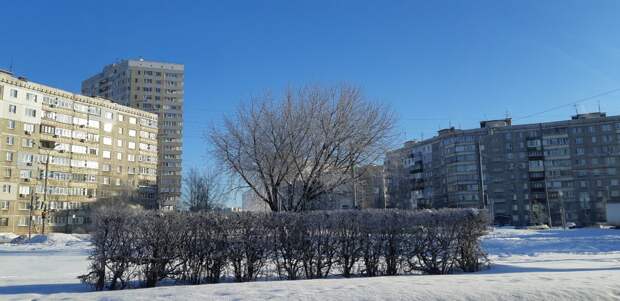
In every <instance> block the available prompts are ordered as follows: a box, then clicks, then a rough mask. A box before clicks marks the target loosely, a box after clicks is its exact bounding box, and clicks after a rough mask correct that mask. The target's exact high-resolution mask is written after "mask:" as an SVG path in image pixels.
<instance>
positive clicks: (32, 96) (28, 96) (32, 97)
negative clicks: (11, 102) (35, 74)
mask: <svg viewBox="0 0 620 301" xmlns="http://www.w3.org/2000/svg"><path fill="white" fill-rule="evenodd" d="M26 100H29V101H33V102H37V96H36V95H35V94H32V93H26Z"/></svg>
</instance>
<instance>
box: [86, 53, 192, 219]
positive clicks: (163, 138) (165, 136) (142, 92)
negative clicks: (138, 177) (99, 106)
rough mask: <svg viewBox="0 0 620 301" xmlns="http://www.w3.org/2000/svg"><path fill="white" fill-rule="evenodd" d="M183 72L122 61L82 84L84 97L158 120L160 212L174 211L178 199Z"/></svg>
mask: <svg viewBox="0 0 620 301" xmlns="http://www.w3.org/2000/svg"><path fill="white" fill-rule="evenodd" d="M184 69H185V67H184V66H183V65H181V64H171V63H161V62H154V61H145V60H142V59H139V60H122V61H120V62H118V63H114V64H111V65H107V66H105V67H104V68H103V71H102V72H101V73H99V74H96V75H94V76H92V77H90V78H88V79H86V80H84V81H83V82H82V94H84V95H88V96H101V97H103V98H107V99H110V100H112V101H114V102H117V103H119V104H122V105H126V106H130V107H133V108H138V109H141V110H144V111H147V112H151V113H154V114H157V115H158V116H159V133H158V135H157V139H158V142H159V149H158V154H159V166H158V174H157V184H158V199H159V201H160V207H161V208H162V209H174V208H175V207H176V206H178V204H179V202H180V197H181V173H182V172H181V155H182V150H183V102H184Z"/></svg>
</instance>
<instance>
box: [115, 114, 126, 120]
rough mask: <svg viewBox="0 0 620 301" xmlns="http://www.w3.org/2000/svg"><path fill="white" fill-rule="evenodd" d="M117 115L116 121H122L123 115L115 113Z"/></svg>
mask: <svg viewBox="0 0 620 301" xmlns="http://www.w3.org/2000/svg"><path fill="white" fill-rule="evenodd" d="M116 115H117V116H118V121H123V120H124V119H125V117H124V116H123V115H122V114H116Z"/></svg>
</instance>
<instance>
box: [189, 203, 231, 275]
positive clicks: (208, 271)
mask: <svg viewBox="0 0 620 301" xmlns="http://www.w3.org/2000/svg"><path fill="white" fill-rule="evenodd" d="M223 218H224V217H223V216H222V215H221V214H215V213H209V212H201V213H191V214H188V215H187V217H186V220H185V222H184V224H183V229H182V230H183V231H184V233H185V234H186V239H185V240H184V241H182V242H181V245H180V248H179V252H180V256H179V258H180V259H179V260H180V261H181V262H182V268H181V271H182V273H181V277H180V279H181V280H182V281H186V282H189V283H191V284H201V283H217V282H219V281H220V277H221V276H222V272H223V270H224V268H225V267H226V259H227V253H226V249H227V243H228V241H227V233H226V232H225V231H224V228H223V222H222V219H223Z"/></svg>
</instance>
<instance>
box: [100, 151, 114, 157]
mask: <svg viewBox="0 0 620 301" xmlns="http://www.w3.org/2000/svg"><path fill="white" fill-rule="evenodd" d="M102 156H103V158H104V159H111V158H112V155H111V153H110V151H107V150H104V151H103V153H102Z"/></svg>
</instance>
